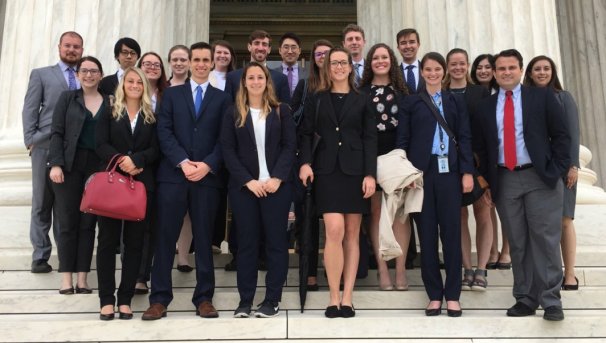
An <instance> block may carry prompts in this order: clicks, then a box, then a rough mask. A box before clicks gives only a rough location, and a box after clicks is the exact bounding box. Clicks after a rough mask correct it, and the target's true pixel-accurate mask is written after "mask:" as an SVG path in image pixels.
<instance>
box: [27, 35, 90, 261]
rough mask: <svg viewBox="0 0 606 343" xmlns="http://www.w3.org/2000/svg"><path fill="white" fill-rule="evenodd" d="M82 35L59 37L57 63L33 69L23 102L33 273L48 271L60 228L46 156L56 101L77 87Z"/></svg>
mask: <svg viewBox="0 0 606 343" xmlns="http://www.w3.org/2000/svg"><path fill="white" fill-rule="evenodd" d="M82 46H83V40H82V36H80V34H78V33H77V32H73V31H68V32H65V33H63V34H62V35H61V38H60V39H59V63H57V64H55V65H52V66H48V67H43V68H38V69H34V70H32V73H31V75H30V79H29V84H28V86H27V92H26V94H25V101H24V103H23V136H24V140H25V146H26V147H27V149H28V150H29V154H30V156H31V158H32V215H31V223H30V240H31V242H32V246H33V248H34V252H33V254H32V266H31V271H32V273H50V272H51V271H52V270H53V268H52V267H51V266H50V265H49V264H48V259H49V258H50V254H51V249H52V244H51V241H50V238H49V236H48V231H49V230H50V228H51V220H52V226H53V235H54V237H55V243H56V242H57V241H59V228H58V225H57V221H56V220H54V219H55V218H54V217H55V216H54V215H53V213H52V210H53V202H54V193H53V191H52V188H51V186H50V183H49V178H48V168H47V157H48V149H49V144H50V133H51V121H52V116H53V111H54V108H55V104H56V102H57V99H58V98H59V95H60V94H61V93H62V92H63V91H67V90H75V89H78V88H80V82H79V81H78V78H77V77H76V70H75V66H76V64H77V63H78V61H79V60H80V58H81V57H82V51H83V47H82Z"/></svg>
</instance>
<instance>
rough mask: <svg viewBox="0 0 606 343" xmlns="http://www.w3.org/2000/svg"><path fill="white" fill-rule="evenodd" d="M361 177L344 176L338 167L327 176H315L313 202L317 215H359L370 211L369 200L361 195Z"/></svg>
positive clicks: (362, 177)
mask: <svg viewBox="0 0 606 343" xmlns="http://www.w3.org/2000/svg"><path fill="white" fill-rule="evenodd" d="M363 179H364V176H362V175H355V176H352V175H347V174H344V173H343V172H342V171H341V169H340V168H339V167H338V164H337V166H336V168H335V170H334V171H333V172H332V173H331V174H328V175H316V176H315V180H314V190H315V201H316V208H317V211H318V214H323V213H361V214H367V213H369V211H370V200H369V199H364V193H362V180H363Z"/></svg>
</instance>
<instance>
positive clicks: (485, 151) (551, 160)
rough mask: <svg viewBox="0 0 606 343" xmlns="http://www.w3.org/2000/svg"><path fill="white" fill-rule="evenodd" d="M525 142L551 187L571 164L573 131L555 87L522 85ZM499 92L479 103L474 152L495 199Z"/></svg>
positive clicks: (541, 173) (542, 176)
mask: <svg viewBox="0 0 606 343" xmlns="http://www.w3.org/2000/svg"><path fill="white" fill-rule="evenodd" d="M521 87H522V90H521V96H522V116H523V127H524V143H525V144H526V149H527V150H528V154H529V156H530V160H531V161H532V164H533V165H534V168H535V170H536V172H537V174H538V175H539V177H541V179H542V180H543V182H545V184H546V185H547V186H549V187H552V188H553V187H555V186H556V184H557V182H558V180H559V179H560V178H561V177H562V176H563V175H564V174H565V173H566V172H567V171H568V168H569V167H570V165H571V163H570V133H569V130H568V128H567V127H566V123H567V120H566V118H565V116H564V112H563V110H562V107H561V106H560V104H559V103H558V101H557V100H556V97H555V94H554V92H553V91H552V90H550V89H547V88H535V87H525V86H521ZM498 95H499V93H495V94H493V95H491V96H490V97H489V98H486V99H484V100H483V101H482V102H481V103H480V106H479V111H478V114H479V115H478V118H477V119H478V120H476V121H475V123H474V135H477V136H478V139H477V143H476V142H474V143H475V144H476V146H475V147H474V151H475V152H476V153H477V154H478V157H479V160H480V167H479V170H480V173H481V174H482V175H483V176H484V177H485V178H486V179H487V180H488V183H489V184H490V187H491V192H492V196H493V199H494V198H495V197H496V196H497V194H498V189H497V185H498V183H497V181H498V173H497V168H498V164H497V163H498V158H499V138H498V133H497V120H496V111H497V99H498Z"/></svg>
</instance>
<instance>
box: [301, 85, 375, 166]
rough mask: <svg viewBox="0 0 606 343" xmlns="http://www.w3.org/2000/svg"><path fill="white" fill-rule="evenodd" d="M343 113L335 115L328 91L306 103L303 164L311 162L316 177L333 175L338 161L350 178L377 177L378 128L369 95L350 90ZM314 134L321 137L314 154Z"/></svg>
mask: <svg viewBox="0 0 606 343" xmlns="http://www.w3.org/2000/svg"><path fill="white" fill-rule="evenodd" d="M318 102H319V106H318V113H317V114H316V113H315V112H316V106H317V105H316V104H317V103H318ZM343 112H344V113H342V115H340V116H339V115H337V113H335V111H334V108H333V105H332V100H331V95H330V92H329V91H321V92H318V93H316V96H313V97H310V98H309V99H308V100H307V101H306V102H305V110H304V114H303V122H302V124H301V127H300V135H301V144H300V145H299V150H300V163H301V164H305V163H310V164H311V165H312V167H313V170H314V173H316V174H330V173H332V172H333V171H334V169H335V168H337V161H339V162H338V167H339V168H340V169H341V171H342V172H343V173H345V174H347V175H363V176H368V175H370V176H373V177H376V174H377V127H376V120H375V115H374V112H373V109H372V107H371V104H370V100H369V98H368V95H367V94H362V93H358V92H356V91H355V90H350V91H349V95H348V96H347V99H346V100H345V103H344V104H343ZM339 118H340V119H339ZM315 133H317V134H318V135H320V136H321V137H322V138H321V140H320V142H319V144H318V147H317V150H316V152H315V155H312V144H313V141H314V134H315Z"/></svg>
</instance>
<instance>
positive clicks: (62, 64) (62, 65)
mask: <svg viewBox="0 0 606 343" xmlns="http://www.w3.org/2000/svg"><path fill="white" fill-rule="evenodd" d="M59 68H61V73H62V74H63V78H65V83H66V84H67V85H68V86H69V73H68V72H67V68H73V70H74V78H75V79H76V89H79V88H80V80H78V74H77V73H76V67H75V66H74V67H72V66H69V65H67V64H65V62H63V61H61V60H59Z"/></svg>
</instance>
